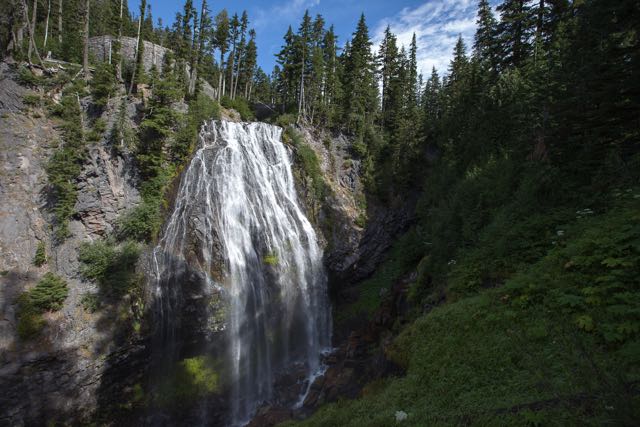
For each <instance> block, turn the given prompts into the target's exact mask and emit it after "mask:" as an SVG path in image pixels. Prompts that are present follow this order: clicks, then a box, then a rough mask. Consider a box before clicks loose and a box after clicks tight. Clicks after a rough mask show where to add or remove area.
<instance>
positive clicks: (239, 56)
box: [231, 54, 242, 99]
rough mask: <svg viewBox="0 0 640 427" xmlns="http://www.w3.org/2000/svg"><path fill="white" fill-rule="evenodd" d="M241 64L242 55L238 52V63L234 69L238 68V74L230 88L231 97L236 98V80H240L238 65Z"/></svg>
mask: <svg viewBox="0 0 640 427" xmlns="http://www.w3.org/2000/svg"><path fill="white" fill-rule="evenodd" d="M241 66H242V56H241V55H240V54H238V65H237V66H236V69H237V70H238V74H237V76H236V81H235V83H234V84H233V89H232V90H231V99H236V94H237V92H238V80H240V67H241Z"/></svg>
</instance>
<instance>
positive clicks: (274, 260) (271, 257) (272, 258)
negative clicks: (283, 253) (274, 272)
mask: <svg viewBox="0 0 640 427" xmlns="http://www.w3.org/2000/svg"><path fill="white" fill-rule="evenodd" d="M262 262H264V263H265V264H266V265H269V266H272V267H275V266H277V265H278V263H279V262H280V259H279V258H278V254H275V253H269V254H267V255H265V256H264V257H263V258H262Z"/></svg>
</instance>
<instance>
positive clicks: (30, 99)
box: [22, 92, 42, 107]
mask: <svg viewBox="0 0 640 427" xmlns="http://www.w3.org/2000/svg"><path fill="white" fill-rule="evenodd" d="M22 102H24V103H25V104H26V105H28V106H29V107H39V106H40V105H41V104H42V97H41V96H40V95H39V94H37V93H35V92H27V93H26V94H25V95H24V97H22Z"/></svg>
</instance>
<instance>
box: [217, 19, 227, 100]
mask: <svg viewBox="0 0 640 427" xmlns="http://www.w3.org/2000/svg"><path fill="white" fill-rule="evenodd" d="M214 46H215V47H216V48H217V49H218V50H219V51H220V63H219V64H218V67H219V74H218V100H220V99H222V94H223V91H224V87H225V77H224V74H225V73H224V71H223V70H224V69H225V62H224V55H225V54H226V53H227V50H228V49H229V15H228V14H227V10H226V9H223V10H222V11H221V12H220V13H218V15H216V31H215V33H214Z"/></svg>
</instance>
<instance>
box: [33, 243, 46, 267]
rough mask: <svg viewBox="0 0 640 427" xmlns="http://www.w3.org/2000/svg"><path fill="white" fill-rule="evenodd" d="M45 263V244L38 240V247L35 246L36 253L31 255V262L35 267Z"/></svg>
mask: <svg viewBox="0 0 640 427" xmlns="http://www.w3.org/2000/svg"><path fill="white" fill-rule="evenodd" d="M46 263H47V252H46V246H45V243H44V242H42V241H41V242H38V247H37V248H36V254H35V256H34V257H33V264H34V265H35V266H36V267H42V266H43V265H44V264H46Z"/></svg>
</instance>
